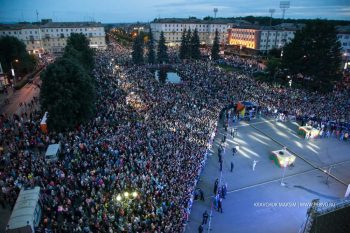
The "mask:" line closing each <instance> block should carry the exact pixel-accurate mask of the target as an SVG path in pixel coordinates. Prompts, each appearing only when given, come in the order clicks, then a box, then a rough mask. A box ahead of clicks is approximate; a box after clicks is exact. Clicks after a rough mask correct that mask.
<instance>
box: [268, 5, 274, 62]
mask: <svg viewBox="0 0 350 233" xmlns="http://www.w3.org/2000/svg"><path fill="white" fill-rule="evenodd" d="M275 11H276V10H275V9H269V12H270V28H269V29H268V30H267V39H266V57H267V51H268V45H269V37H270V29H271V24H272V15H273V13H275Z"/></svg>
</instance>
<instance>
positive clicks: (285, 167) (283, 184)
mask: <svg viewBox="0 0 350 233" xmlns="http://www.w3.org/2000/svg"><path fill="white" fill-rule="evenodd" d="M283 150H284V151H285V152H286V151H287V148H286V147H284V148H283ZM288 165H289V157H288V158H287V159H286V160H285V162H284V169H283V175H282V179H281V186H286V183H284V182H283V180H284V175H285V174H286V169H287V166H288Z"/></svg>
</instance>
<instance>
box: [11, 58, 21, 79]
mask: <svg viewBox="0 0 350 233" xmlns="http://www.w3.org/2000/svg"><path fill="white" fill-rule="evenodd" d="M13 62H16V63H18V62H19V60H18V59H15V60H13V61H11V62H10V64H11V74H12V77H13V82H15V81H16V76H15V69H14V68H13Z"/></svg>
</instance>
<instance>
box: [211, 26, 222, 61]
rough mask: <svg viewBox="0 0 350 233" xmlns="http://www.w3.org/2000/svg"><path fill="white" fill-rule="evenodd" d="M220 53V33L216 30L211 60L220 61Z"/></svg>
mask: <svg viewBox="0 0 350 233" xmlns="http://www.w3.org/2000/svg"><path fill="white" fill-rule="evenodd" d="M219 52H220V44H219V31H218V29H216V30H215V37H214V42H213V47H212V48H211V59H213V60H217V59H219V58H220V55H219Z"/></svg>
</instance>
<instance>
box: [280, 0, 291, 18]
mask: <svg viewBox="0 0 350 233" xmlns="http://www.w3.org/2000/svg"><path fill="white" fill-rule="evenodd" d="M289 7H290V2H289V1H280V8H281V10H282V23H283V22H284V15H285V14H286V10H287V9H288V8H289Z"/></svg>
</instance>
